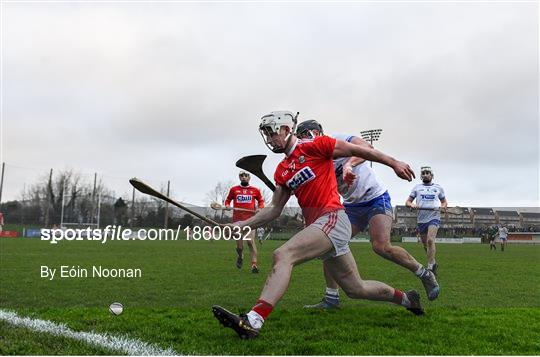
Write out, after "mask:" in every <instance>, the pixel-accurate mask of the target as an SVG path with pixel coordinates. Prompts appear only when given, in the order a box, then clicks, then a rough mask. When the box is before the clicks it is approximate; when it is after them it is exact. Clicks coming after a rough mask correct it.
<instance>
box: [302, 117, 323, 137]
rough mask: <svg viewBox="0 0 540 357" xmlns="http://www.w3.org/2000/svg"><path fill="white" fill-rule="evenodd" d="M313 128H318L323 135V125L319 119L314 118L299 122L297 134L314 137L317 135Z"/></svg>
mask: <svg viewBox="0 0 540 357" xmlns="http://www.w3.org/2000/svg"><path fill="white" fill-rule="evenodd" d="M313 130H318V131H319V133H320V134H321V135H322V134H323V128H322V125H321V124H319V122H318V121H316V120H313V119H311V120H305V121H303V122H301V123H300V124H298V128H296V135H297V136H307V137H309V138H311V139H313V138H314V137H315V135H314V134H313Z"/></svg>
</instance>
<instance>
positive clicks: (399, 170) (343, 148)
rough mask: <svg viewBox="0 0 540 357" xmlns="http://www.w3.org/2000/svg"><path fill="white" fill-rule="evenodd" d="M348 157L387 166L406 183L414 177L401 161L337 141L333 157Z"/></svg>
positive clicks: (363, 147) (370, 149)
mask: <svg viewBox="0 0 540 357" xmlns="http://www.w3.org/2000/svg"><path fill="white" fill-rule="evenodd" d="M349 156H356V157H361V158H364V159H367V160H371V161H375V162H379V163H381V164H384V165H386V166H389V167H391V168H392V169H393V170H394V172H395V173H396V175H397V176H399V177H400V178H402V179H404V180H407V181H411V180H412V179H413V178H415V177H416V176H415V175H414V171H413V170H412V169H411V167H410V166H409V165H408V164H406V163H404V162H402V161H398V160H396V159H394V158H393V157H391V156H388V155H386V154H384V153H382V152H380V151H379V150H377V149H373V148H368V147H365V146H361V145H356V144H352V143H348V142H346V141H342V140H337V141H336V146H335V148H334V153H333V157H334V158H338V157H349Z"/></svg>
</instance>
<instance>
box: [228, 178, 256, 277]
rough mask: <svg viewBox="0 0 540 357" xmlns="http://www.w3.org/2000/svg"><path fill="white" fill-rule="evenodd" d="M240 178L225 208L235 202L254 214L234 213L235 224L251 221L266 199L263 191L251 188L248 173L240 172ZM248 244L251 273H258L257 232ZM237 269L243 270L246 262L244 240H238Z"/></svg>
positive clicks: (235, 205) (231, 191)
mask: <svg viewBox="0 0 540 357" xmlns="http://www.w3.org/2000/svg"><path fill="white" fill-rule="evenodd" d="M238 177H239V178H240V185H237V186H234V187H231V189H230V190H229V194H228V196H227V199H226V200H225V206H226V207H228V208H229V209H230V208H231V207H230V204H231V202H233V204H234V207H235V208H244V209H249V210H252V211H253V212H248V211H240V210H234V211H233V222H239V221H244V220H246V219H249V218H250V217H252V216H253V215H254V214H255V210H256V209H257V208H263V207H264V199H263V197H262V195H261V191H260V190H259V189H258V188H257V187H253V186H250V184H249V180H250V178H251V177H250V175H249V173H248V172H246V171H240V174H239V175H238ZM255 201H257V207H256V206H255ZM247 238H249V240H247V244H248V247H249V254H250V256H251V272H252V273H258V272H259V268H258V267H257V245H256V244H255V231H252V232H251V233H250V234H249V236H248V237H247ZM236 254H237V258H236V267H237V268H238V269H241V268H242V264H243V262H244V240H243V239H238V240H236Z"/></svg>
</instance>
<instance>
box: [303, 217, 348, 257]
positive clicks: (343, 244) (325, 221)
mask: <svg viewBox="0 0 540 357" xmlns="http://www.w3.org/2000/svg"><path fill="white" fill-rule="evenodd" d="M310 227H316V228H318V229H320V230H321V231H323V232H324V233H325V234H326V236H327V237H328V238H329V239H330V241H331V242H332V245H333V246H334V248H333V249H332V250H330V251H328V252H326V253H324V254H323V255H322V256H320V257H319V259H322V260H326V259H329V258H334V257H339V256H340V255H344V254H347V253H348V252H350V251H351V250H350V249H349V242H350V240H351V233H352V232H351V222H350V221H349V217H347V214H346V213H345V210H342V209H341V210H338V211H333V212H328V213H327V214H324V215H322V216H321V217H319V218H318V219H317V220H316V221H315V222H313V223H311V224H310Z"/></svg>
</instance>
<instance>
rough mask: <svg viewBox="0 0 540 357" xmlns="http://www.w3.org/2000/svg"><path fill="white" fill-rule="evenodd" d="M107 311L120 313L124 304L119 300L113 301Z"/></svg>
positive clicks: (114, 313) (115, 313)
mask: <svg viewBox="0 0 540 357" xmlns="http://www.w3.org/2000/svg"><path fill="white" fill-rule="evenodd" d="M109 311H110V312H111V314H113V315H117V316H118V315H120V314H121V313H122V311H124V306H123V305H122V304H120V303H119V302H113V303H112V304H111V305H110V306H109Z"/></svg>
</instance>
